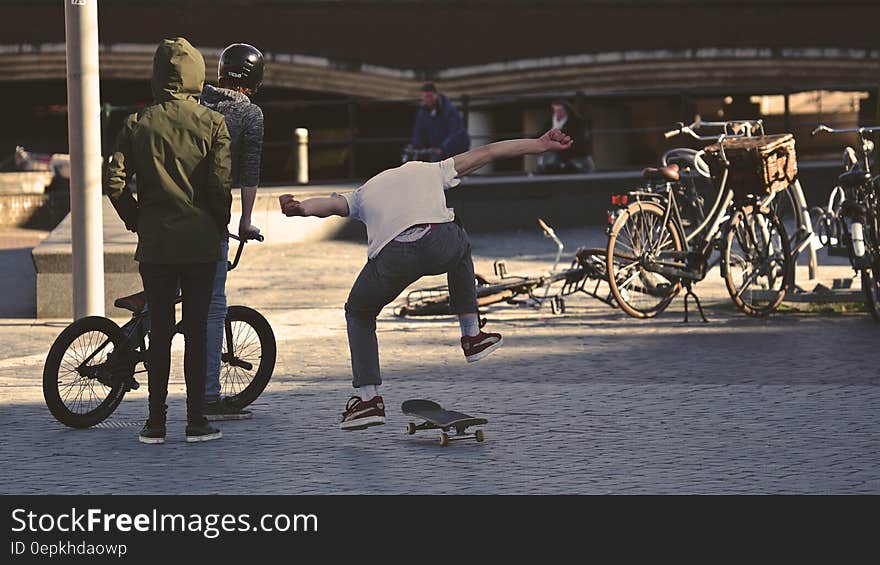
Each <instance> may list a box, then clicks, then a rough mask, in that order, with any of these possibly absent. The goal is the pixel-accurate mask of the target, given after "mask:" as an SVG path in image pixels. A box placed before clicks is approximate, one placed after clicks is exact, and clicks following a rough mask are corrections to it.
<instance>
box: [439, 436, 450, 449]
mask: <svg viewBox="0 0 880 565" xmlns="http://www.w3.org/2000/svg"><path fill="white" fill-rule="evenodd" d="M447 445H449V436H448V435H446V434H445V433H442V434H440V446H441V447H446V446H447Z"/></svg>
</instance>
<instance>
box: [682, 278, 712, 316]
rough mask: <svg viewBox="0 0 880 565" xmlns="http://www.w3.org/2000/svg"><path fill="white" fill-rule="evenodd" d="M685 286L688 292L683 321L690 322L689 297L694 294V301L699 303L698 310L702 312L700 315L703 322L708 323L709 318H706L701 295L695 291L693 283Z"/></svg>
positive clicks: (685, 296)
mask: <svg viewBox="0 0 880 565" xmlns="http://www.w3.org/2000/svg"><path fill="white" fill-rule="evenodd" d="M685 288H686V289H687V292H686V293H685V295H684V321H683V323H685V324H686V323H688V297H689V296H693V297H694V302H696V304H697V310H698V311H699V312H700V317H701V318H703V322H706V323H708V322H709V320H708V319H707V318H706V314H705V313H704V312H703V305H702V304H700V297H699V296H697V294H696V293H695V292H694V288H693V285H690V284H689V285H686V286H685Z"/></svg>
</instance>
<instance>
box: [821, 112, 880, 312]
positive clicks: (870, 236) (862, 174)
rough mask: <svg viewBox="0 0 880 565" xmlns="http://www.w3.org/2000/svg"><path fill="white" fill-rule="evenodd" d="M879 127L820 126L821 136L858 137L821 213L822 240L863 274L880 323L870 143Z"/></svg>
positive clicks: (877, 192)
mask: <svg viewBox="0 0 880 565" xmlns="http://www.w3.org/2000/svg"><path fill="white" fill-rule="evenodd" d="M878 131H880V127H859V128H847V129H833V128H830V127H828V126H826V125H819V126H818V127H817V128H816V129H814V130H813V132H812V135H816V134H818V133H822V132H824V133H831V134H841V133H857V134H858V135H859V142H860V145H861V147H859V150H858V151H856V150H854V149H853V148H852V147H847V148H846V149H845V150H844V164H843V169H844V170H843V173H841V174H840V176H838V177H837V186H836V187H834V189H833V190H832V191H831V195H830V196H829V198H828V209H827V210H823V209H821V208H820V209H819V210H818V212H819V214H818V221H817V225H818V226H819V238H820V240H822V243H823V244H824V245H826V247H827V249H828V254H829V255H837V256H844V257H848V258H849V262H850V265H852V268H853V269H854V270H855V271H856V272H857V273H860V274H861V277H862V289H863V290H864V291H865V303H866V305H867V306H868V310H869V311H870V312H871V316H872V317H873V318H874V320H875V321H878V322H880V188H878V182H880V177H876V176H873V172H872V171H871V154H872V153H873V150H874V143H873V141H871V140H870V139H868V136H869V135H873V134H876V132H878Z"/></svg>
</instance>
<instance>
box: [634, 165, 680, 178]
mask: <svg viewBox="0 0 880 565" xmlns="http://www.w3.org/2000/svg"><path fill="white" fill-rule="evenodd" d="M678 170H679V169H678V165H676V164H674V163H673V164H672V165H669V166H668V167H660V168H659V169H655V168H653V167H648V168H647V169H644V170H643V171H642V178H646V179H650V180H662V181H676V180H678V179H679V178H680V177H679V174H678Z"/></svg>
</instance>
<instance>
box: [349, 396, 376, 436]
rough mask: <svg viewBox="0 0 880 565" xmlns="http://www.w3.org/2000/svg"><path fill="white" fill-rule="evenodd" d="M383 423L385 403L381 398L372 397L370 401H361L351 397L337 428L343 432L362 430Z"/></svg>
mask: <svg viewBox="0 0 880 565" xmlns="http://www.w3.org/2000/svg"><path fill="white" fill-rule="evenodd" d="M384 423H385V402H384V401H383V400H382V397H381V396H374V397H373V398H372V399H371V400H361V399H360V397H359V396H352V397H351V398H349V399H348V403H346V405H345V412H343V413H342V422H340V423H339V427H340V428H342V429H343V430H363V429H365V428H369V427H370V426H378V425H381V424H384Z"/></svg>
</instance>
